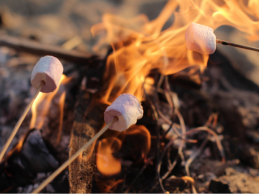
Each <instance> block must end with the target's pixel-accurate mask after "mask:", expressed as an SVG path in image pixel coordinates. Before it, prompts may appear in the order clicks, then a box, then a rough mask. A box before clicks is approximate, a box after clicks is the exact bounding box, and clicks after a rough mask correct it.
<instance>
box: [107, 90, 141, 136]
mask: <svg viewBox="0 0 259 194" xmlns="http://www.w3.org/2000/svg"><path fill="white" fill-rule="evenodd" d="M114 117H117V118H118V120H117V121H115V123H113V125H112V126H111V127H110V129H113V130H115V131H120V132H121V131H124V130H126V129H128V128H129V127H130V126H131V125H133V124H136V122H137V119H140V118H142V117H143V108H142V106H141V104H140V102H139V101H138V99H137V98H136V97H135V96H134V95H131V94H122V95H120V96H119V97H118V98H116V100H115V101H114V102H113V103H112V104H111V105H110V106H108V107H107V109H106V110H105V112H104V120H105V123H106V124H108V123H110V122H111V121H112V120H113V118H114Z"/></svg>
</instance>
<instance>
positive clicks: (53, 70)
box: [31, 56, 63, 93]
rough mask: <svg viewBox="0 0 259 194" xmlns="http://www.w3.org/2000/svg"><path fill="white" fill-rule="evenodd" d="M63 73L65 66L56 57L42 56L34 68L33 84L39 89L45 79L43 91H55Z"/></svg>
mask: <svg viewBox="0 0 259 194" xmlns="http://www.w3.org/2000/svg"><path fill="white" fill-rule="evenodd" d="M62 73H63V66H62V64H61V63H60V61H59V60H58V59H57V58H56V57H52V56H45V57H42V58H41V59H40V60H39V61H38V63H37V64H36V65H35V66H34V68H33V70H32V74H31V84H32V86H33V87H34V88H36V89H37V88H39V87H40V84H41V82H42V81H43V82H44V85H43V86H42V88H41V92H44V93H49V92H53V91H54V90H55V89H56V88H57V86H58V84H59V81H60V78H61V76H62Z"/></svg>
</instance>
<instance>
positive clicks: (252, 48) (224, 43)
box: [216, 39, 259, 52]
mask: <svg viewBox="0 0 259 194" xmlns="http://www.w3.org/2000/svg"><path fill="white" fill-rule="evenodd" d="M216 43H220V44H222V45H228V46H233V47H238V48H242V49H247V50H252V51H257V52H259V49H258V48H254V47H250V46H244V45H241V44H236V43H232V42H228V41H225V40H219V39H217V40H216Z"/></svg>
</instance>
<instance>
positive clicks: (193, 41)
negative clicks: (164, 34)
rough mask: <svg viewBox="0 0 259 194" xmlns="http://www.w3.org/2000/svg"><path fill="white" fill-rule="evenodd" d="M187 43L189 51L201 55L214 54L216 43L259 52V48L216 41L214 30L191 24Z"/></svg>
mask: <svg viewBox="0 0 259 194" xmlns="http://www.w3.org/2000/svg"><path fill="white" fill-rule="evenodd" d="M185 41H186V46H187V48H188V49H190V50H192V51H196V52H198V53H201V54H212V53H214V52H215V50H216V43H219V44H222V45H227V46H233V47H237V48H242V49H247V50H252V51H257V52H259V49H258V48H254V47H249V46H244V45H240V44H236V43H232V42H228V41H225V40H219V39H216V36H215V34H214V32H213V29H212V28H210V27H208V26H204V25H201V24H196V23H191V24H190V25H189V26H188V28H187V30H186V32H185Z"/></svg>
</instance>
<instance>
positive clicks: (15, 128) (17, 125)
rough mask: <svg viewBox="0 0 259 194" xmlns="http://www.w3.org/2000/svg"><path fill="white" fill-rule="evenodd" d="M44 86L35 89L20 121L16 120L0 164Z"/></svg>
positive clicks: (0, 156)
mask: <svg viewBox="0 0 259 194" xmlns="http://www.w3.org/2000/svg"><path fill="white" fill-rule="evenodd" d="M43 85H44V82H41V85H40V87H39V88H38V89H37V91H36V93H35V94H34V96H33V97H32V99H31V101H30V102H29V104H28V105H27V107H26V108H25V110H24V111H23V113H22V115H21V117H20V119H19V120H18V122H17V123H16V125H15V127H14V129H13V132H12V133H11V135H10V137H9V138H8V140H7V142H6V143H5V145H4V148H3V149H2V151H1V154H0V162H1V160H2V158H3V157H4V154H5V152H6V150H7V148H8V147H9V145H10V144H11V142H12V140H13V138H14V136H15V134H16V133H17V131H18V129H19V128H20V126H21V124H22V122H23V120H24V118H25V117H26V115H27V113H28V112H29V110H30V108H31V106H32V104H33V102H34V100H35V99H36V98H37V96H38V94H39V93H40V90H41V88H42V86H43Z"/></svg>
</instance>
